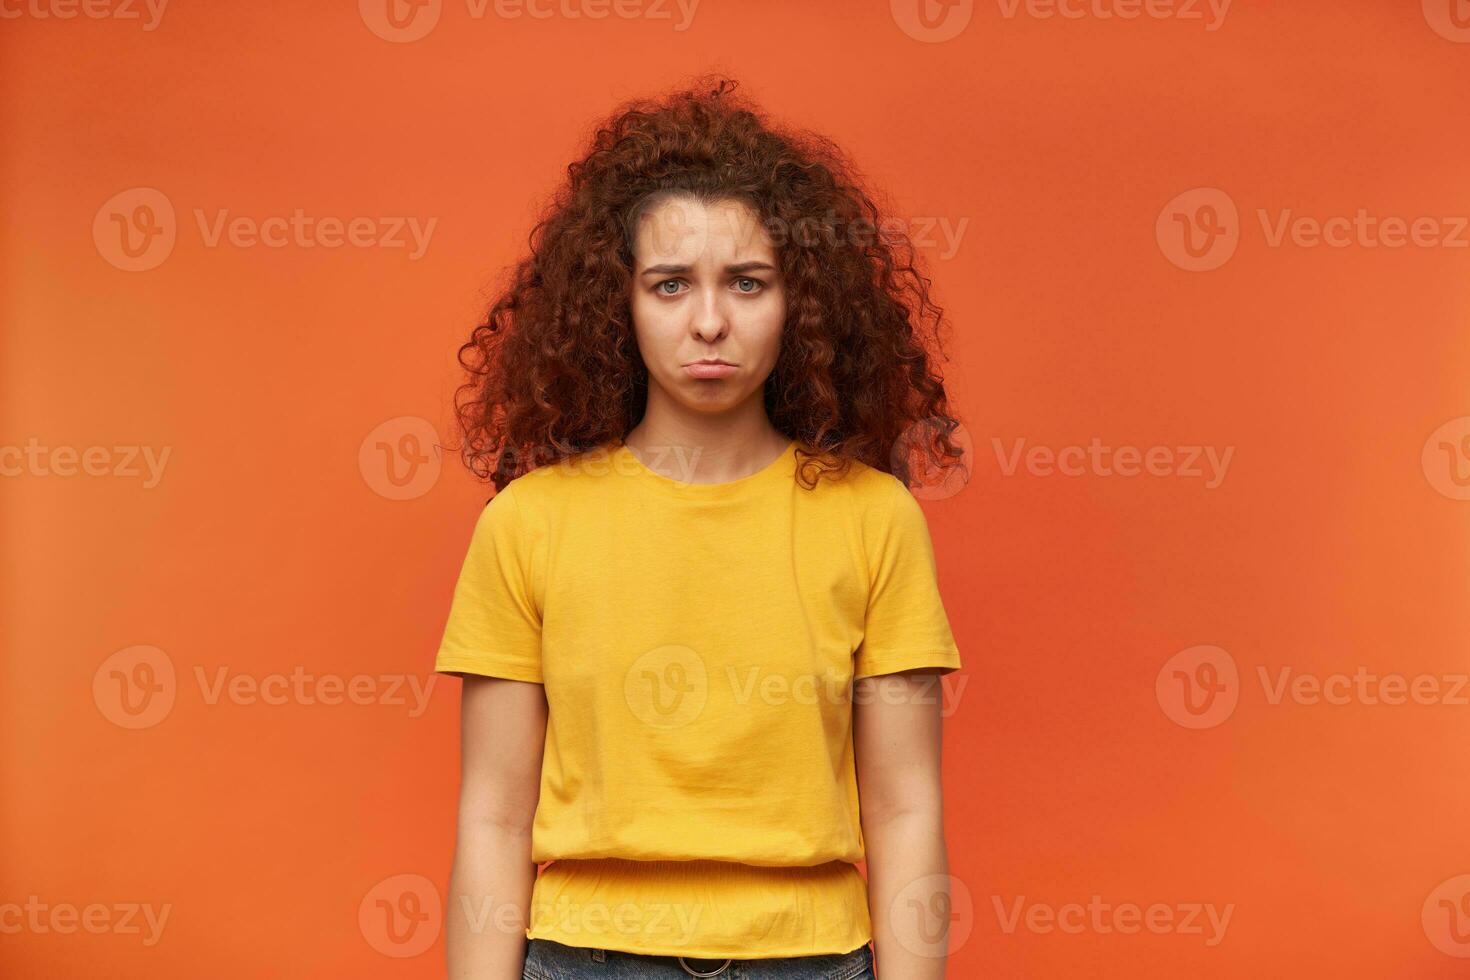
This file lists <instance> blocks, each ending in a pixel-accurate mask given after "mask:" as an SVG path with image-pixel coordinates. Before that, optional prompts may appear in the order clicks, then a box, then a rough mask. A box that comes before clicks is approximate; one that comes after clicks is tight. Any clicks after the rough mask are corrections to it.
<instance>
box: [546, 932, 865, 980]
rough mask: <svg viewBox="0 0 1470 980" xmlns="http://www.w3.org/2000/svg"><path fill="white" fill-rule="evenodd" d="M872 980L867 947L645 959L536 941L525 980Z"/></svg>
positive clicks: (553, 942)
mask: <svg viewBox="0 0 1470 980" xmlns="http://www.w3.org/2000/svg"><path fill="white" fill-rule="evenodd" d="M690 977H714V978H718V980H874V976H873V951H872V949H871V948H870V947H869V946H868V945H866V944H864V945H862V946H859V947H858V948H857V949H854V950H852V951H851V952H848V953H827V954H823V955H818V956H778V957H774V958H758V959H729V960H726V959H714V960H711V959H698V958H692V957H687V956H647V955H644V954H642V953H624V952H622V951H620V950H616V949H591V948H585V947H582V946H564V945H562V944H561V943H558V942H555V941H553V940H550V939H532V940H530V941H529V942H528V944H527V946H526V964H525V967H524V968H523V970H522V972H521V978H522V980H592V978H598V980H689V978H690Z"/></svg>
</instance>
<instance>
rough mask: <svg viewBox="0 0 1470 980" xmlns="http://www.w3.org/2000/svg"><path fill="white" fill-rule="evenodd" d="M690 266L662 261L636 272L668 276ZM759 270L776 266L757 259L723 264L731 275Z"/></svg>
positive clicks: (643, 274)
mask: <svg viewBox="0 0 1470 980" xmlns="http://www.w3.org/2000/svg"><path fill="white" fill-rule="evenodd" d="M691 268H693V266H688V265H675V264H671V263H667V262H666V263H664V264H662V265H651V266H649V267H648V268H646V269H644V270H643V271H642V272H640V273H638V274H639V275H640V276H654V275H658V276H668V275H677V274H679V273H681V272H688V271H689V270H690V269H691ZM761 271H769V272H775V271H776V267H775V266H773V265H771V264H770V263H768V262H759V261H755V262H737V263H735V264H734V265H727V266H725V272H726V273H728V274H729V275H732V276H738V275H740V274H741V273H745V272H761Z"/></svg>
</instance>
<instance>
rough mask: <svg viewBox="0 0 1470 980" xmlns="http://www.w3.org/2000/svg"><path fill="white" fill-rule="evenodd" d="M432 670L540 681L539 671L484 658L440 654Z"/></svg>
mask: <svg viewBox="0 0 1470 980" xmlns="http://www.w3.org/2000/svg"><path fill="white" fill-rule="evenodd" d="M434 672H435V673H439V674H477V675H479V676H481V677H503V678H505V679H507V680H512V681H528V682H530V683H532V684H540V683H542V679H541V672H540V671H539V670H533V669H530V668H527V667H523V666H519V665H516V664H512V663H507V662H505V661H500V660H484V659H480V658H473V657H449V656H440V657H439V658H438V659H436V660H435V661H434Z"/></svg>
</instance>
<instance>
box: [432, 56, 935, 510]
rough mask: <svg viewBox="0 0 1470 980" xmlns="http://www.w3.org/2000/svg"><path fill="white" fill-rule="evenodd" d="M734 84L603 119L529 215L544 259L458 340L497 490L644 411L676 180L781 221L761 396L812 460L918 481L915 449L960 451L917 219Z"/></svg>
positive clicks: (838, 155) (526, 263)
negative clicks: (656, 281)
mask: <svg viewBox="0 0 1470 980" xmlns="http://www.w3.org/2000/svg"><path fill="white" fill-rule="evenodd" d="M715 82H717V84H714V83H715ZM711 84H713V87H712V88H711V87H708V86H710V85H711ZM736 84H737V83H736V82H734V81H731V80H728V79H713V80H711V81H710V82H706V83H703V84H702V85H700V86H697V87H696V88H694V89H691V90H687V91H680V92H676V93H674V94H672V95H669V96H667V97H665V98H664V99H662V100H659V101H648V100H642V99H638V100H632V101H630V102H627V103H624V104H623V105H621V106H619V107H618V108H617V109H616V110H615V111H614V112H613V114H612V115H611V116H610V117H609V118H608V119H607V121H605V122H604V123H602V124H601V125H599V126H598V128H597V129H596V132H595V133H594V135H593V136H592V139H591V143H590V146H589V147H588V148H587V152H586V154H585V156H584V157H583V158H582V159H581V160H579V161H577V162H575V163H573V164H571V165H570V166H569V167H568V168H567V181H566V183H565V184H564V185H563V186H562V187H561V188H560V189H559V190H558V191H557V193H556V195H555V197H554V199H553V201H552V203H551V205H550V206H549V207H548V208H547V209H546V211H545V213H544V217H542V219H541V220H540V221H539V222H538V223H537V224H536V226H535V228H534V229H533V230H532V232H531V235H530V252H531V254H530V256H529V257H527V258H524V259H522V260H521V261H520V262H519V263H518V264H517V265H516V267H515V269H514V273H513V276H512V278H511V281H510V283H509V285H508V286H506V287H505V288H503V289H502V290H501V291H500V292H499V293H498V295H497V296H496V297H495V299H494V302H493V303H492V304H491V306H490V308H489V312H488V313H487V314H486V316H485V317H484V319H483V322H481V323H480V324H479V325H478V326H476V327H475V329H474V331H473V333H472V335H471V337H470V339H469V340H468V341H467V342H466V343H465V344H464V345H463V346H461V347H460V349H459V362H460V364H461V365H463V366H464V368H465V369H466V370H467V371H468V373H469V380H468V381H466V382H465V383H464V384H463V385H461V386H460V387H459V389H458V390H457V392H456V395H455V406H454V410H455V415H456V417H457V419H458V423H459V426H460V428H461V429H462V430H463V433H464V442H463V444H462V446H461V447H460V450H461V452H462V454H463V457H464V460H465V463H466V464H467V465H468V466H469V468H470V470H471V472H473V473H474V474H475V475H476V476H477V477H479V478H480V479H489V480H491V481H492V482H493V483H494V484H495V487H496V489H497V490H499V489H501V488H503V487H504V486H505V485H506V484H507V483H509V482H510V481H511V480H512V479H514V478H515V477H517V476H520V475H522V473H524V472H528V471H530V470H532V469H535V468H536V467H538V466H541V465H545V464H549V463H554V462H556V461H558V460H560V459H564V458H567V457H570V456H575V455H578V454H580V453H583V452H586V451H588V450H590V449H594V448H597V447H599V446H602V445H603V444H605V443H608V442H610V441H612V442H615V443H620V442H621V441H622V439H623V437H624V436H625V435H626V434H627V433H628V432H629V431H630V430H631V429H632V428H633V427H634V426H636V425H637V424H638V422H639V421H640V419H641V418H642V413H643V410H644V407H645V400H646V395H647V386H648V371H647V368H646V367H645V366H644V364H643V361H642V358H641V357H640V355H639V353H638V346H637V342H636V339H635V335H634V330H633V322H632V316H631V313H630V304H629V295H630V289H631V284H632V278H633V271H634V264H633V250H632V246H631V243H632V241H634V229H636V227H637V221H638V218H639V216H640V215H641V214H642V213H643V212H644V211H646V210H647V209H648V208H649V207H650V205H651V204H652V203H654V202H656V201H657V200H659V199H661V198H663V197H665V196H667V195H668V194H669V193H670V192H674V193H677V194H683V195H689V196H691V197H693V198H695V199H697V200H699V201H701V202H704V203H711V202H715V201H722V200H737V201H741V202H744V203H745V204H746V205H747V206H749V207H750V208H751V209H752V210H753V211H754V212H755V215H756V217H757V219H758V220H759V221H760V222H761V227H762V228H763V229H765V230H766V232H767V233H768V234H769V235H771V238H772V241H773V244H775V246H776V251H777V254H778V256H779V264H780V269H781V276H782V279H783V281H784V285H785V288H786V291H787V292H786V296H787V312H786V322H785V325H784V327H783V329H782V337H781V347H780V353H779V355H778V358H777V362H776V366H775V368H774V369H773V371H772V372H771V376H770V377H769V379H767V381H766V384H765V392H764V398H765V408H766V413H767V416H768V417H769V419H770V420H771V423H772V424H773V425H774V426H775V427H776V428H777V429H778V430H779V431H781V432H782V433H783V434H785V435H786V436H787V437H789V438H792V439H795V440H797V442H798V447H799V448H800V449H801V450H802V454H803V456H804V457H805V462H804V463H803V465H802V467H801V470H802V471H805V470H807V469H809V468H810V467H813V466H815V467H816V468H817V473H816V479H820V478H821V476H822V474H823V473H833V474H835V475H838V476H840V475H841V474H843V473H845V472H846V471H847V469H848V465H849V464H848V461H849V460H853V459H856V460H860V461H862V462H864V463H866V464H868V465H869V466H873V467H875V468H877V469H880V470H883V471H884V472H888V473H892V474H894V475H895V476H897V477H898V478H899V479H900V480H902V481H904V482H905V483H909V482H910V465H911V459H912V456H913V454H914V453H915V452H916V451H917V452H918V453H920V454H922V463H921V466H922V467H923V468H924V470H925V471H929V470H930V468H931V467H934V468H941V469H942V468H944V467H947V466H949V465H953V463H954V462H955V461H958V460H959V459H960V458H961V450H960V448H959V446H958V445H957V444H956V443H955V442H953V441H952V440H951V438H950V436H951V433H953V432H954V430H955V428H956V427H957V426H958V425H959V423H958V422H957V421H956V420H955V419H954V418H952V417H951V416H950V413H949V409H948V406H947V402H946V396H945V391H944V385H943V382H942V379H941V378H940V376H939V375H938V373H937V372H936V371H935V369H934V367H933V364H932V362H933V361H934V360H935V359H936V358H937V357H938V353H939V343H940V327H941V324H942V323H943V322H944V319H943V311H942V310H941V309H940V308H939V307H938V306H936V305H935V304H934V303H932V302H931V301H930V298H929V285H930V283H929V280H928V279H927V278H926V277H925V276H923V275H922V274H920V272H919V271H918V270H917V269H916V268H915V266H914V249H913V245H912V243H911V242H910V241H909V239H908V237H907V236H906V235H904V234H902V233H901V232H896V231H894V230H893V227H894V226H895V225H897V224H902V222H895V221H894V220H893V219H886V220H885V219H884V218H883V217H882V216H880V214H879V211H878V208H877V207H876V206H875V205H874V203H873V202H872V200H871V199H870V198H869V196H868V194H867V193H865V192H864V191H863V190H862V189H861V188H860V187H859V186H858V184H857V181H856V180H855V178H854V176H853V174H854V170H855V168H854V167H853V166H852V165H851V163H850V162H849V161H848V159H847V157H846V155H845V154H844V153H843V152H842V151H841V150H840V149H839V148H838V147H837V146H836V145H835V144H833V143H832V142H831V141H830V140H829V139H827V138H826V137H823V136H820V135H816V134H812V133H798V132H792V131H788V130H785V129H782V128H778V127H776V126H773V125H772V124H771V123H770V122H768V121H767V120H766V119H765V118H764V116H763V115H762V114H761V112H760V111H759V110H758V109H756V108H755V107H753V106H751V105H750V104H748V103H747V102H746V101H745V100H742V99H738V98H736V97H735V96H734V95H732V94H731V93H732V92H733V90H734V88H735V87H736ZM783 229H791V230H792V231H790V232H783ZM806 485H807V486H808V487H811V486H814V485H815V479H814V480H812V481H811V482H810V483H808V484H806Z"/></svg>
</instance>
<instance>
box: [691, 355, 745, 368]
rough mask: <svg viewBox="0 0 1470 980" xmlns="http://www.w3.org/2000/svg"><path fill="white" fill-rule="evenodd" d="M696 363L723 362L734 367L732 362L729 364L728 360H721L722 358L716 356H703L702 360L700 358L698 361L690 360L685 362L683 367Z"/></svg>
mask: <svg viewBox="0 0 1470 980" xmlns="http://www.w3.org/2000/svg"><path fill="white" fill-rule="evenodd" d="M696 364H723V365H725V366H726V367H735V365H734V364H731V363H730V362H729V361H726V360H723V359H721V358H718V357H706V358H704V359H703V360H700V361H690V362H689V363H688V364H686V365H684V366H685V367H693V366H694V365H696Z"/></svg>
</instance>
